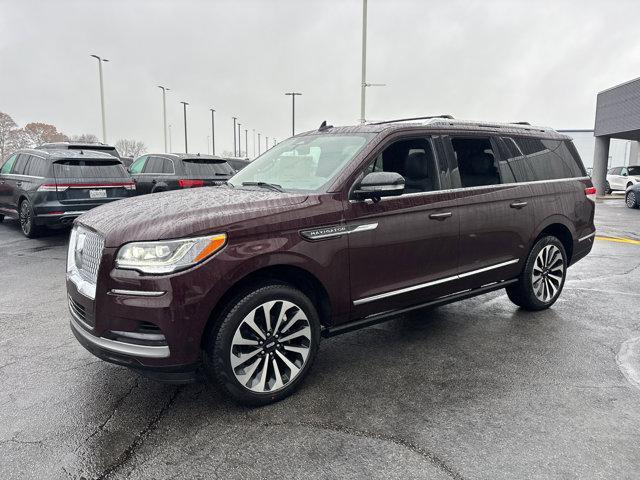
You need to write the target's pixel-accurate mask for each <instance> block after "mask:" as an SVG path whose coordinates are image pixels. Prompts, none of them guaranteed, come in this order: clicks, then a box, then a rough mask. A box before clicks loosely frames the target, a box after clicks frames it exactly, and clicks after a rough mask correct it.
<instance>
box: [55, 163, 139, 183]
mask: <svg viewBox="0 0 640 480" xmlns="http://www.w3.org/2000/svg"><path fill="white" fill-rule="evenodd" d="M53 171H54V174H55V176H56V178H92V179H95V178H128V175H127V171H126V170H125V168H124V166H123V165H122V163H121V162H120V161H119V160H78V159H69V160H60V161H58V162H56V163H54V167H53Z"/></svg>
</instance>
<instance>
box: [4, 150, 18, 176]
mask: <svg viewBox="0 0 640 480" xmlns="http://www.w3.org/2000/svg"><path fill="white" fill-rule="evenodd" d="M16 158H18V155H15V154H14V155H11V156H10V157H9V158H7V161H6V162H4V165H2V170H0V173H9V172H11V167H13V164H14V163H16Z"/></svg>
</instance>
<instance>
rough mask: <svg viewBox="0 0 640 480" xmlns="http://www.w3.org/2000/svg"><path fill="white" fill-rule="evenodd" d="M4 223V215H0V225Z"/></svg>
mask: <svg viewBox="0 0 640 480" xmlns="http://www.w3.org/2000/svg"><path fill="white" fill-rule="evenodd" d="M2 222H4V215H2V214H0V223H2Z"/></svg>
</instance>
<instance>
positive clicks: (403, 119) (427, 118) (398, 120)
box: [369, 115, 453, 125]
mask: <svg viewBox="0 0 640 480" xmlns="http://www.w3.org/2000/svg"><path fill="white" fill-rule="evenodd" d="M432 118H448V119H450V120H453V116H452V115H430V116H428V117H411V118H398V119H396V120H385V121H384V122H373V123H370V124H369V125H384V124H385V123H399V122H411V121H413V120H431V119H432Z"/></svg>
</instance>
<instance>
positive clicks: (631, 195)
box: [625, 192, 639, 208]
mask: <svg viewBox="0 0 640 480" xmlns="http://www.w3.org/2000/svg"><path fill="white" fill-rule="evenodd" d="M625 203H626V204H627V207H629V208H638V206H639V205H638V196H637V195H636V193H635V192H628V193H627V197H626V199H625Z"/></svg>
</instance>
